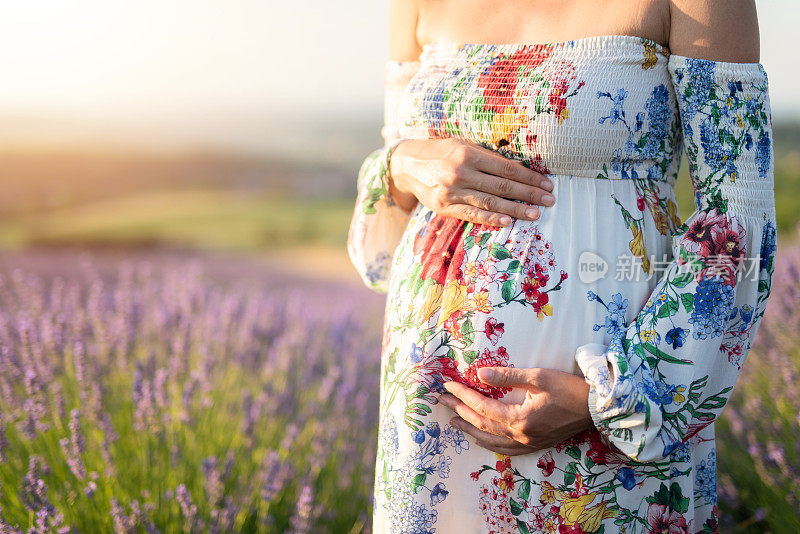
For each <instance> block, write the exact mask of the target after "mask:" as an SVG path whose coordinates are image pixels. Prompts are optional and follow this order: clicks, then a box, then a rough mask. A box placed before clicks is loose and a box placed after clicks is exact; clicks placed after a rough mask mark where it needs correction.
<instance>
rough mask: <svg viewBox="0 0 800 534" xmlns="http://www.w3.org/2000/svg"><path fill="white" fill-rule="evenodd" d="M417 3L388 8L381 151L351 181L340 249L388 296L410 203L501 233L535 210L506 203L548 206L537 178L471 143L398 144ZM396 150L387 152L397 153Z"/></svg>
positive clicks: (413, 59)
mask: <svg viewBox="0 0 800 534" xmlns="http://www.w3.org/2000/svg"><path fill="white" fill-rule="evenodd" d="M418 15H419V8H418V5H417V2H416V1H407V0H393V1H392V2H391V5H390V52H391V59H390V60H389V61H387V63H386V66H385V72H384V81H385V95H384V125H383V128H382V129H381V133H382V136H383V139H384V146H383V147H381V148H379V149H376V150H374V151H373V152H372V153H370V154H369V155H368V156H367V158H366V159H365V160H364V163H363V164H362V165H361V168H360V170H359V174H358V185H357V188H358V198H357V201H356V206H355V210H354V212H353V217H352V219H351V222H350V231H349V233H348V240H347V249H348V254H349V256H350V259H351V261H352V262H353V265H354V266H355V267H356V270H357V271H358V273H359V274H360V275H361V278H362V280H363V281H364V283H365V284H366V285H367V286H368V287H370V288H372V289H375V290H376V291H378V292H383V293H385V292H386V291H387V290H388V287H387V285H388V276H389V270H390V263H391V260H392V257H393V254H394V250H395V249H396V248H397V245H398V244H399V242H400V239H401V237H402V235H403V232H404V231H405V227H406V226H407V224H408V220H409V217H410V214H411V212H412V211H413V209H414V207H415V206H416V205H417V202H420V203H422V204H423V205H425V206H426V207H428V208H429V209H431V210H432V211H435V212H436V213H440V214H442V215H446V216H451V217H455V218H458V219H463V220H468V221H472V222H475V223H477V224H489V225H496V226H507V225H509V224H511V217H517V218H520V219H529V220H535V219H537V218H538V217H539V211H538V209H536V208H535V207H532V206H528V205H526V204H522V203H519V202H513V201H512V200H510V199H516V200H523V201H526V202H529V203H532V204H537V205H545V206H549V205H552V204H553V203H554V200H555V199H553V197H552V195H549V198H548V196H547V195H548V193H549V192H550V191H552V190H553V185H552V183H550V181H549V180H547V179H546V178H545V177H544V176H543V175H541V174H540V173H538V172H535V171H533V170H531V169H528V168H526V167H524V166H523V165H522V164H521V163H519V162H516V161H512V160H510V159H507V158H505V157H503V156H501V155H500V154H497V153H495V152H493V151H491V150H488V149H485V148H483V147H481V146H480V145H477V144H476V143H471V142H468V141H465V140H459V139H450V138H447V139H420V140H403V139H401V138H400V123H399V121H398V105H399V103H400V101H401V98H402V96H403V93H404V91H405V89H406V86H407V84H408V83H409V81H410V80H411V78H412V77H413V75H414V74H415V73H416V72H417V70H418V69H419V66H420V64H419V61H418V60H419V55H420V53H421V49H422V48H421V46H420V45H419V43H418V42H417V39H416V27H417V18H418ZM398 145H399V148H397V150H396V151H395V150H394V149H395V148H396V147H398Z"/></svg>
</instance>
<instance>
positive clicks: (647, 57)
mask: <svg viewBox="0 0 800 534" xmlns="http://www.w3.org/2000/svg"><path fill="white" fill-rule="evenodd" d="M657 62H658V57H656V47H655V46H653V43H644V61H643V62H642V68H643V69H644V70H647V69H652V68H653V67H655V66H656V63H657Z"/></svg>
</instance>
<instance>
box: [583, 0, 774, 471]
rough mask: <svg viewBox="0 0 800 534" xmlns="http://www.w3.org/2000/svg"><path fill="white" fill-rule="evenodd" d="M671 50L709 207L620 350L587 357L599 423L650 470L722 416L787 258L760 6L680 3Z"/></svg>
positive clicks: (692, 220)
mask: <svg viewBox="0 0 800 534" xmlns="http://www.w3.org/2000/svg"><path fill="white" fill-rule="evenodd" d="M670 49H671V50H672V51H673V54H672V55H671V57H670V59H669V63H668V68H669V71H670V74H671V76H672V81H673V84H674V86H675V90H676V94H677V99H678V106H679V111H680V116H681V125H682V129H683V141H684V148H685V151H686V155H687V159H688V162H689V172H690V175H691V179H692V185H693V188H694V192H695V202H696V206H697V209H696V210H695V211H694V212H693V213H692V214H691V215H690V216H689V218H688V219H687V220H686V222H685V223H684V225H683V226H682V227H681V228H680V229H679V230H678V232H677V233H676V234H675V235H674V236H673V243H672V245H673V246H672V253H673V256H674V259H673V260H672V262H671V263H670V264H669V265H668V266H667V267H666V269H665V271H664V274H663V275H662V276H661V278H660V279H659V282H658V284H657V285H656V287H655V289H654V291H653V292H652V294H651V295H650V297H649V298H648V299H647V301H646V304H645V306H644V308H643V309H642V310H641V311H640V312H639V313H638V315H637V316H636V317H635V318H634V319H633V321H632V322H631V323H630V324H629V325H628V326H625V325H623V324H620V325H619V329H618V331H617V333H616V334H614V335H612V341H611V344H610V345H609V346H603V345H597V344H589V345H584V346H582V347H580V348H579V349H578V351H577V353H576V360H577V362H578V364H579V366H580V368H581V369H582V371H583V373H584V375H585V377H586V381H587V382H588V383H589V386H590V390H589V399H588V401H589V409H590V413H591V415H592V419H593V421H594V423H595V426H596V427H597V428H598V429H599V430H600V431H601V432H602V433H603V434H605V436H606V437H607V438H608V439H609V441H610V442H611V443H612V444H614V445H615V446H616V447H617V448H618V449H619V450H621V451H622V452H624V453H625V454H627V455H628V456H629V457H631V458H632V459H634V460H637V461H643V462H646V461H661V460H664V459H666V458H667V457H668V456H669V455H670V454H671V453H672V452H673V451H674V450H675V449H676V448H678V447H680V446H681V445H682V444H683V443H685V442H686V441H687V440H688V439H689V438H691V437H692V436H693V435H694V434H696V433H697V432H699V431H700V430H701V429H702V428H704V427H705V426H707V425H709V424H711V423H713V422H714V421H715V420H716V418H717V417H718V416H719V414H720V413H721V412H722V409H723V407H724V406H725V404H726V403H727V401H728V398H729V397H730V394H731V392H732V390H733V387H734V384H735V383H736V380H737V378H738V375H739V371H740V369H741V365H742V364H743V363H744V360H745V358H746V357H747V354H748V352H749V350H750V346H751V344H752V341H753V338H754V336H755V334H756V331H757V329H758V327H759V325H760V323H761V319H762V317H763V314H764V309H765V307H766V303H767V299H768V297H769V293H770V288H771V282H772V272H773V260H774V253H775V228H776V223H775V206H774V197H773V154H772V128H771V112H770V104H769V93H768V83H767V75H766V72H765V71H764V69H763V66H762V65H761V64H760V63H756V61H758V60H759V50H758V27H757V22H756V19H755V8H754V5H753V1H752V0H705V1H702V2H698V1H697V0H673V2H672V28H671V32H670ZM681 54H687V55H689V54H691V55H692V57H687V56H685V55H681ZM751 268H752V269H751ZM603 297H605V296H603ZM603 297H601V296H598V295H594V294H592V293H590V294H589V300H590V301H594V300H600V299H601V298H603ZM608 297H610V295H609V296H608Z"/></svg>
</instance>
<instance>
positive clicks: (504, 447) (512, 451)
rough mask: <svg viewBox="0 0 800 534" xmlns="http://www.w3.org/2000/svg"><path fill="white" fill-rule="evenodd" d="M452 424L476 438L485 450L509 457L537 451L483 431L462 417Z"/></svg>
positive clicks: (452, 420) (451, 421)
mask: <svg viewBox="0 0 800 534" xmlns="http://www.w3.org/2000/svg"><path fill="white" fill-rule="evenodd" d="M450 424H451V425H453V426H454V427H456V428H458V429H459V430H463V431H464V432H466V433H467V434H469V435H470V436H472V437H474V438H475V443H477V445H478V446H480V447H483V448H484V449H489V450H491V451H494V452H499V453H501V454H508V455H509V456H515V455H519V454H528V453H531V452H534V451H535V450H536V449H535V448H534V447H531V446H528V445H524V444H522V443H520V442H518V441H516V440H514V439H511V438H509V437H506V436H498V435H495V434H492V433H490V432H486V431H484V430H481V429H480V428H478V427H476V426H475V425H473V424H471V423H470V422H469V421H467V420H465V419H463V418H461V417H454V418H452V419H451V420H450Z"/></svg>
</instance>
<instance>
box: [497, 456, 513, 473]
mask: <svg viewBox="0 0 800 534" xmlns="http://www.w3.org/2000/svg"><path fill="white" fill-rule="evenodd" d="M495 467H496V468H497V471H498V472H500V473H502V472H503V471H505V470H507V469H511V458H509V457H508V456H506V457H505V458H503V459H502V460H497V462H496V463H495Z"/></svg>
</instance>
